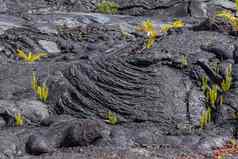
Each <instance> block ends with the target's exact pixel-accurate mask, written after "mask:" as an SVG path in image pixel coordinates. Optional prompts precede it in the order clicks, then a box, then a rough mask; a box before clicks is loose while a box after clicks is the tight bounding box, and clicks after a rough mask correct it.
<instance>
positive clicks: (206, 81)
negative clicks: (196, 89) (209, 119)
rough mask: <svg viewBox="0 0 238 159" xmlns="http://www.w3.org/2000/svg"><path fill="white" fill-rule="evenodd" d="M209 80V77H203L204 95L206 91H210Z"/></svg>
mask: <svg viewBox="0 0 238 159" xmlns="http://www.w3.org/2000/svg"><path fill="white" fill-rule="evenodd" d="M208 88H209V87H208V78H207V76H202V90H203V93H204V94H205V93H206V91H207V90H208Z"/></svg>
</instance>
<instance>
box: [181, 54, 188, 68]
mask: <svg viewBox="0 0 238 159" xmlns="http://www.w3.org/2000/svg"><path fill="white" fill-rule="evenodd" d="M181 64H182V66H187V65H188V57H187V56H186V55H183V56H182V58H181Z"/></svg>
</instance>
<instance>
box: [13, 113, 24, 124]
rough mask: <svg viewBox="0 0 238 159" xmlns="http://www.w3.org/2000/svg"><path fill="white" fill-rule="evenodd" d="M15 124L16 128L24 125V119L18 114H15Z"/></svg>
mask: <svg viewBox="0 0 238 159" xmlns="http://www.w3.org/2000/svg"><path fill="white" fill-rule="evenodd" d="M15 124H16V126H22V125H23V124H24V118H23V116H22V115H21V114H20V113H17V114H16V116H15Z"/></svg>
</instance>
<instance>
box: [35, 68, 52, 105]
mask: <svg viewBox="0 0 238 159" xmlns="http://www.w3.org/2000/svg"><path fill="white" fill-rule="evenodd" d="M31 85H32V89H33V91H34V92H35V93H36V95H37V97H38V98H39V99H40V100H41V101H42V102H46V101H47V99H48V92H49V91H48V87H47V86H46V84H45V83H43V84H42V85H39V84H38V82H37V77H36V73H35V72H33V73H32V80H31Z"/></svg>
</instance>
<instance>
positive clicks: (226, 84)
mask: <svg viewBox="0 0 238 159" xmlns="http://www.w3.org/2000/svg"><path fill="white" fill-rule="evenodd" d="M231 83H232V65H231V64H229V65H228V68H227V70H226V76H225V79H224V80H223V81H222V83H221V88H222V90H223V91H224V92H227V91H229V90H230V88H231Z"/></svg>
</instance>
